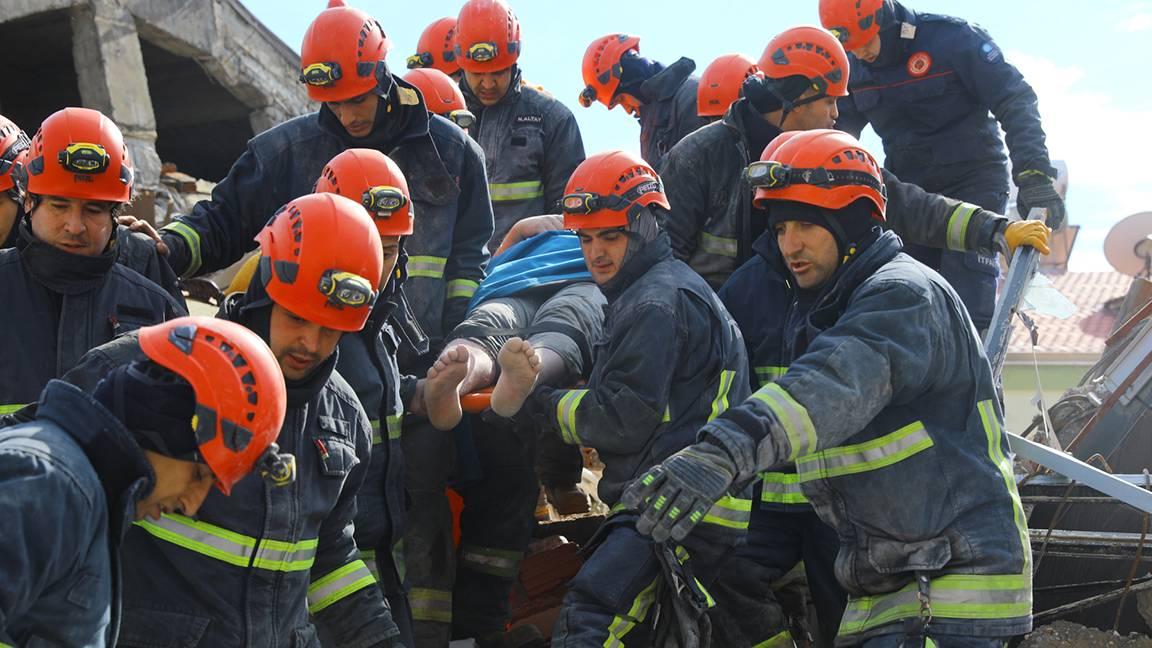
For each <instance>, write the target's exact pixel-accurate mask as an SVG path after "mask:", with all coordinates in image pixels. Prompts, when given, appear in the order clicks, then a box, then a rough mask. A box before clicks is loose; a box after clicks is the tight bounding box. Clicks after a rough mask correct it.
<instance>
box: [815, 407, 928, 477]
mask: <svg viewBox="0 0 1152 648" xmlns="http://www.w3.org/2000/svg"><path fill="white" fill-rule="evenodd" d="M932 445H933V444H932V437H930V436H928V431H927V430H925V429H924V424H923V423H921V422H920V421H915V422H913V423H909V424H908V425H905V426H904V427H902V428H900V429H899V430H896V431H895V432H892V433H890V434H885V435H884V436H882V437H877V438H875V439H872V440H871V441H866V442H864V443H857V444H853V445H846V446H838V447H835V448H828V449H827V450H821V451H819V452H816V453H813V454H810V455H806V456H803V457H800V458H799V459H797V460H796V472H798V473H799V474H800V481H801V482H806V481H811V480H813V479H825V478H828V477H841V476H843V475H854V474H856V473H862V472H867V471H869V470H876V469H878V468H884V467H885V466H891V465H892V464H894V463H896V462H899V461H903V460H904V459H907V458H908V457H911V456H912V455H914V454H916V453H918V452H920V451H922V450H927V449H928V448H931V447H932Z"/></svg>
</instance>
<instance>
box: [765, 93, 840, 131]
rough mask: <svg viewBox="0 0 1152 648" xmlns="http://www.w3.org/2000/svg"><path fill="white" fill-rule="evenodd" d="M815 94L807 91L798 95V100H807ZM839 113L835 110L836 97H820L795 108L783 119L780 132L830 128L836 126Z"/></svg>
mask: <svg viewBox="0 0 1152 648" xmlns="http://www.w3.org/2000/svg"><path fill="white" fill-rule="evenodd" d="M814 94H816V91H815V90H809V91H807V92H805V93H804V94H802V95H800V99H801V100H803V99H807V98H808V97H811V96H812V95H814ZM839 116H840V111H839V110H838V109H837V108H836V97H821V98H819V99H817V100H816V101H813V102H811V103H806V104H804V105H802V106H797V107H796V108H795V109H793V110H792V112H790V113H788V116H787V117H785V118H784V124H783V127H782V128H781V129H780V130H782V131H785V132H787V131H809V130H816V129H818V128H832V127H833V126H835V125H836V118H837V117H839Z"/></svg>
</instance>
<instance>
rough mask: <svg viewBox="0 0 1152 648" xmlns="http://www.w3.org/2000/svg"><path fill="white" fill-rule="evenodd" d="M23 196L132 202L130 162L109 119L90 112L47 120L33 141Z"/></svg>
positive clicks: (71, 112) (58, 113)
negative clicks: (26, 193)
mask: <svg viewBox="0 0 1152 648" xmlns="http://www.w3.org/2000/svg"><path fill="white" fill-rule="evenodd" d="M27 190H28V193H31V194H36V195H38V196H62V197H64V198H79V199H81V200H106V201H108V202H115V203H126V202H128V201H129V200H131V199H132V162H131V161H130V160H129V159H128V148H127V147H126V146H125V145H124V136H123V135H122V134H121V133H120V129H119V128H117V127H116V124H113V123H112V120H110V119H108V118H107V117H105V116H104V115H102V114H100V112H99V111H96V110H91V109H89V108H65V109H63V110H58V111H56V112H54V113H52V114H51V115H49V116H48V119H45V120H44V123H43V124H41V125H40V130H38V131H36V135H34V136H33V137H32V145H31V149H30V150H29V153H28V187H27Z"/></svg>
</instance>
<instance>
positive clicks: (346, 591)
mask: <svg viewBox="0 0 1152 648" xmlns="http://www.w3.org/2000/svg"><path fill="white" fill-rule="evenodd" d="M375 584H376V577H375V576H373V575H372V572H370V571H368V566H367V565H365V564H364V561H363V560H353V561H352V562H350V563H348V564H347V565H344V566H343V567H341V568H340V569H337V570H336V571H334V572H331V573H329V574H325V575H324V576H322V577H321V578H320V579H319V580H317V581H315V582H313V583H312V584H311V585H309V586H308V612H309V614H316V613H317V612H319V611H321V610H323V609H324V608H326V607H328V606H329V605H332V604H333V603H336V602H337V601H339V600H341V599H343V598H346V597H347V596H348V595H350V594H352V593H354V592H358V591H360V590H362V589H364V588H365V587H368V586H370V585H375Z"/></svg>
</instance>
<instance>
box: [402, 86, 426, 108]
mask: <svg viewBox="0 0 1152 648" xmlns="http://www.w3.org/2000/svg"><path fill="white" fill-rule="evenodd" d="M396 90H397V91H398V92H399V97H400V105H401V106H419V105H420V95H418V94H416V91H415V90H413V89H412V88H403V87H400V86H399V85H397V86H396Z"/></svg>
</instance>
